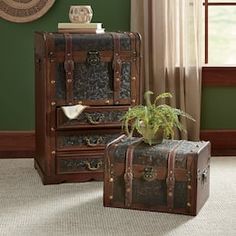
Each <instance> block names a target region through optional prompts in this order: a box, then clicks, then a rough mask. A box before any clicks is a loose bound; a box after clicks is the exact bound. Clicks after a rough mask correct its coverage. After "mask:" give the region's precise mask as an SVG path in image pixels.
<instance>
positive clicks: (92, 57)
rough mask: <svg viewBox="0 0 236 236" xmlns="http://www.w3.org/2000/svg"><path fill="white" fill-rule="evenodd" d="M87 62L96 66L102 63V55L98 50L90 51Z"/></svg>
mask: <svg viewBox="0 0 236 236" xmlns="http://www.w3.org/2000/svg"><path fill="white" fill-rule="evenodd" d="M87 63H88V64H89V65H91V66H96V65H97V64H99V63H100V56H99V52H98V51H89V52H88V54H87Z"/></svg>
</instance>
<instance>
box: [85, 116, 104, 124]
mask: <svg viewBox="0 0 236 236" xmlns="http://www.w3.org/2000/svg"><path fill="white" fill-rule="evenodd" d="M85 116H86V118H87V120H88V121H89V123H90V124H92V125H98V124H100V123H101V122H102V121H103V119H104V116H103V115H101V116H99V118H98V119H96V120H94V119H93V117H92V116H91V115H89V114H87V113H86V114H85Z"/></svg>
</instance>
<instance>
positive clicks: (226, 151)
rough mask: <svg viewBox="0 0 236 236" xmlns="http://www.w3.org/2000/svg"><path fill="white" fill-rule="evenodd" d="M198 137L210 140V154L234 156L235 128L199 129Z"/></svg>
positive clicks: (235, 150) (235, 149) (235, 154)
mask: <svg viewBox="0 0 236 236" xmlns="http://www.w3.org/2000/svg"><path fill="white" fill-rule="evenodd" d="M200 139H201V140H205V141H210V142H211V154H212V156H236V130H201V133H200Z"/></svg>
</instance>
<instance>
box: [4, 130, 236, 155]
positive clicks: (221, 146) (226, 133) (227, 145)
mask: <svg viewBox="0 0 236 236" xmlns="http://www.w3.org/2000/svg"><path fill="white" fill-rule="evenodd" d="M200 137H201V140H206V141H210V142H211V153H212V155H213V156H236V130H201V134H200ZM34 154H35V132H34V131H1V132H0V158H33V157H34Z"/></svg>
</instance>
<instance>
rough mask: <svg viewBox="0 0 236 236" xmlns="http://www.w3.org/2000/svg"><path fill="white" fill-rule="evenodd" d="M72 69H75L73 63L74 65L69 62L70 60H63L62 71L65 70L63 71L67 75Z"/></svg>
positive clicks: (71, 61) (72, 62)
mask: <svg viewBox="0 0 236 236" xmlns="http://www.w3.org/2000/svg"><path fill="white" fill-rule="evenodd" d="M74 68H75V63H74V61H73V60H71V59H69V60H65V62H64V69H65V71H66V72H67V73H68V72H71V71H73V70H74Z"/></svg>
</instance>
